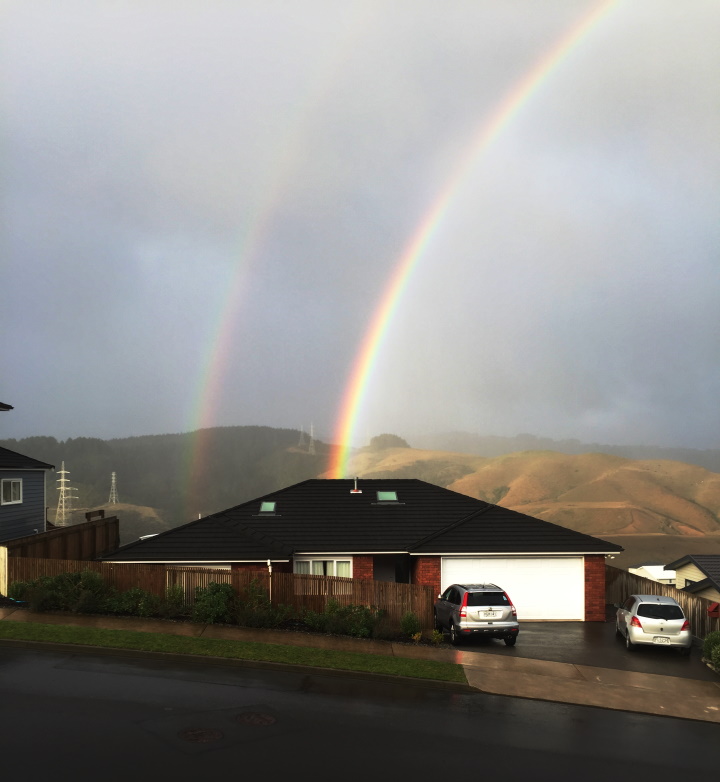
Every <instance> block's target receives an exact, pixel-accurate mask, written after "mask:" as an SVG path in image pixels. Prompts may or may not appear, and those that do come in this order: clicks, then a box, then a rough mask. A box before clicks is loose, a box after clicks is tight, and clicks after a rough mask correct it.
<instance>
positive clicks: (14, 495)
mask: <svg viewBox="0 0 720 782" xmlns="http://www.w3.org/2000/svg"><path fill="white" fill-rule="evenodd" d="M12 409H13V407H12V405H8V404H5V403H4V402H0V411H7V410H12ZM52 469H54V468H53V465H52V464H45V462H40V461H38V460H37V459H33V458H31V457H30V456H23V455H22V454H20V453H15V451H10V450H8V449H7V448H0V541H3V540H11V539H12V538H22V537H24V536H26V535H34V534H36V533H38V532H45V507H46V503H45V471H46V470H52Z"/></svg>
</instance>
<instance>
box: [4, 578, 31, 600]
mask: <svg viewBox="0 0 720 782" xmlns="http://www.w3.org/2000/svg"><path fill="white" fill-rule="evenodd" d="M29 588H30V584H28V582H27V581H13V582H12V584H10V586H9V587H8V593H7V596H8V597H9V598H11V599H12V600H21V601H22V600H25V599H26V595H27V591H28V589H29Z"/></svg>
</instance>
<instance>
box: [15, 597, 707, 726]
mask: <svg viewBox="0 0 720 782" xmlns="http://www.w3.org/2000/svg"><path fill="white" fill-rule="evenodd" d="M2 620H7V621H12V622H42V623H46V624H57V625H69V626H77V627H98V628H103V629H110V630H118V629H120V630H133V631H136V632H146V633H166V634H170V635H184V636H194V637H202V638H219V639H224V640H236V641H257V642H260V643H270V644H280V645H284V646H312V647H316V648H322V649H335V650H338V651H346V652H360V653H364V654H384V655H392V656H396V657H406V658H413V659H423V660H439V661H444V662H449V663H456V664H459V665H462V666H463V668H464V671H465V676H466V677H467V680H468V684H469V685H470V686H471V687H473V688H474V689H476V690H479V691H480V692H485V693H491V694H494V695H507V696H511V697H516V698H530V699H533V700H543V701H554V702H556V703H572V704H579V705H584V706H597V707H600V708H604V709H616V710H619V711H629V712H638V713H641V714H653V715H659V716H667V717H679V718H682V719H691V720H701V721H704V722H714V723H717V724H720V676H718V678H717V681H698V680H695V679H685V678H682V677H679V676H660V675H657V674H651V673H637V672H635V671H623V670H616V669H610V668H600V667H594V666H590V665H574V664H571V663H565V662H553V661H548V660H536V659H531V658H527V657H511V656H509V655H508V656H503V655H501V654H482V653H478V651H477V650H474V651H472V652H464V651H462V650H461V649H457V648H454V647H448V646H445V645H443V646H441V647H438V648H433V647H428V646H415V645H412V644H397V643H390V642H388V641H375V640H362V639H355V638H339V637H335V636H324V635H314V634H310V633H292V632H285V631H282V630H253V629H249V628H240V627H226V626H219V625H202V624H192V623H189V622H167V621H162V620H159V619H136V618H132V617H109V616H83V615H79V614H78V615H75V614H35V613H31V612H30V611H27V610H24V609H18V608H0V621H2Z"/></svg>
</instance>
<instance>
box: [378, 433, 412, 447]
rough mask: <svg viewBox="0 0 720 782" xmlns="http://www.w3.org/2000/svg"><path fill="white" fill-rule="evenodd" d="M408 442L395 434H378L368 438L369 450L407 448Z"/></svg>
mask: <svg viewBox="0 0 720 782" xmlns="http://www.w3.org/2000/svg"><path fill="white" fill-rule="evenodd" d="M409 447H410V446H409V445H408V443H407V442H406V441H405V440H403V439H402V437H398V436H397V435H396V434H379V435H377V436H376V437H373V438H372V440H370V445H369V448H370V450H371V451H382V450H384V449H385V448H409Z"/></svg>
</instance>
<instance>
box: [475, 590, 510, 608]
mask: <svg viewBox="0 0 720 782" xmlns="http://www.w3.org/2000/svg"><path fill="white" fill-rule="evenodd" d="M467 598H468V599H467V604H468V605H469V606H509V605H510V601H509V600H508V596H507V595H506V594H505V593H504V592H468V596H467Z"/></svg>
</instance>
